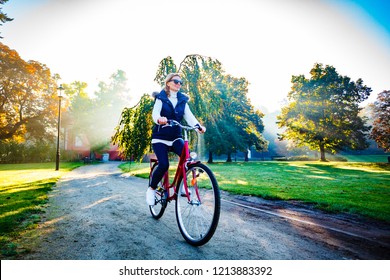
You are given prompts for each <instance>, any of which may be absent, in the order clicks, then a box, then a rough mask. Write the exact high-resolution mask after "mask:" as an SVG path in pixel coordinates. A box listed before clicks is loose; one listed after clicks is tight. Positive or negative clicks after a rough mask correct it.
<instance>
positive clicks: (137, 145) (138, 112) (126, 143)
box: [112, 94, 154, 161]
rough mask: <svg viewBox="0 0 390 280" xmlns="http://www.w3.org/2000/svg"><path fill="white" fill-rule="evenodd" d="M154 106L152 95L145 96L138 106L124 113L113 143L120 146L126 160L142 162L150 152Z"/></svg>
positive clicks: (125, 110) (126, 109) (127, 109)
mask: <svg viewBox="0 0 390 280" xmlns="http://www.w3.org/2000/svg"><path fill="white" fill-rule="evenodd" d="M153 104H154V101H153V99H152V98H151V97H150V95H148V94H144V95H143V96H142V97H141V99H140V101H139V103H138V104H137V105H136V106H134V107H131V108H125V109H124V110H123V111H122V115H121V121H120V123H119V125H118V126H117V127H116V129H115V134H114V136H113V137H112V141H113V143H115V144H118V147H119V149H120V152H121V154H122V155H123V156H124V157H125V158H128V159H133V160H134V161H141V160H142V158H143V156H144V155H145V154H146V153H147V152H148V151H149V150H150V142H151V138H152V127H153V120H152V108H153Z"/></svg>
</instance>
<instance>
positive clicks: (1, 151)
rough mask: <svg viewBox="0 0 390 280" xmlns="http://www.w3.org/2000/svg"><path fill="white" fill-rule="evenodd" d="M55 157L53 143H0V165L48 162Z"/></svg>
mask: <svg viewBox="0 0 390 280" xmlns="http://www.w3.org/2000/svg"><path fill="white" fill-rule="evenodd" d="M55 156H56V148H55V145H54V143H50V142H45V141H38V142H35V143H33V142H23V143H17V142H16V141H9V142H5V141H1V142H0V163H29V162H48V161H54V160H55Z"/></svg>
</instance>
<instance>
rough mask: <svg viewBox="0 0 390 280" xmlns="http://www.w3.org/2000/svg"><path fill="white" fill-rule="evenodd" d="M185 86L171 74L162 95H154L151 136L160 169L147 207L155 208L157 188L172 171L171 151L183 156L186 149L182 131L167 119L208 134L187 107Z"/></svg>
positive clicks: (179, 78)
mask: <svg viewBox="0 0 390 280" xmlns="http://www.w3.org/2000/svg"><path fill="white" fill-rule="evenodd" d="M182 85H183V82H182V79H181V77H180V75H179V74H178V73H171V74H168V75H167V77H166V78H165V87H164V89H163V90H162V91H161V92H160V93H154V94H153V96H154V97H155V103H154V107H153V113H152V117H153V121H154V122H155V126H154V128H153V133H152V148H153V151H154V153H155V154H156V157H157V159H158V167H157V169H156V170H155V172H154V173H153V177H152V180H151V183H150V186H149V188H148V190H147V191H146V202H147V203H148V205H154V202H155V200H154V196H155V193H156V188H157V185H158V183H159V182H160V181H161V179H162V178H163V176H164V174H165V172H166V171H167V170H168V168H169V160H168V152H169V151H173V152H175V153H176V154H177V155H178V156H180V155H181V152H182V150H183V147H184V140H183V138H182V134H181V128H180V127H179V126H169V125H166V124H167V122H168V120H175V121H178V122H181V121H182V119H183V118H184V119H185V120H186V122H187V123H188V124H189V125H190V126H193V127H195V126H196V125H198V126H199V130H198V131H199V132H200V133H204V132H206V128H205V127H203V126H201V125H200V124H199V122H198V120H197V119H196V118H195V116H194V115H193V114H192V112H191V110H190V108H189V107H188V104H187V102H188V100H189V97H188V96H187V95H185V94H184V93H182V92H180V88H181V86H182Z"/></svg>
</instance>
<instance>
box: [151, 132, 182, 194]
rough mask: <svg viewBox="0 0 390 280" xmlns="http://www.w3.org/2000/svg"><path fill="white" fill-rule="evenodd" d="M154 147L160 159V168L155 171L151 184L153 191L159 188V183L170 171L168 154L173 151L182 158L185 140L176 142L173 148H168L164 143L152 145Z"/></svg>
mask: <svg viewBox="0 0 390 280" xmlns="http://www.w3.org/2000/svg"><path fill="white" fill-rule="evenodd" d="M152 147H153V151H154V153H155V154H156V157H157V159H158V167H157V169H156V170H155V171H154V173H153V177H152V182H151V183H150V186H151V187H152V189H155V188H157V185H158V183H159V182H160V181H161V179H162V178H163V177H164V174H165V172H167V171H168V168H169V159H168V152H170V151H172V152H174V153H175V154H177V155H178V156H180V155H181V152H182V150H183V147H184V140H183V139H177V140H175V141H174V142H173V144H172V147H170V146H167V145H165V144H163V143H156V144H152Z"/></svg>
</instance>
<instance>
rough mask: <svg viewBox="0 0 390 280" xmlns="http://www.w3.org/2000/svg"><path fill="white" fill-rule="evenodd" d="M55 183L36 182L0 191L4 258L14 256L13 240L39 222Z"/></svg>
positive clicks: (1, 246) (0, 221)
mask: <svg viewBox="0 0 390 280" xmlns="http://www.w3.org/2000/svg"><path fill="white" fill-rule="evenodd" d="M54 184H55V182H48V181H37V182H33V183H26V184H21V185H18V186H17V187H5V188H2V189H1V191H0V250H1V254H2V255H5V256H10V255H15V254H16V247H17V246H16V245H15V243H14V240H15V239H17V238H18V237H19V235H20V234H21V233H22V232H23V231H25V230H26V229H29V228H31V227H34V226H35V225H36V224H37V223H38V222H39V221H40V216H39V214H41V213H43V212H44V209H43V207H44V205H45V203H46V202H47V199H48V192H49V191H50V190H51V189H52V187H53V185H54Z"/></svg>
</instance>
